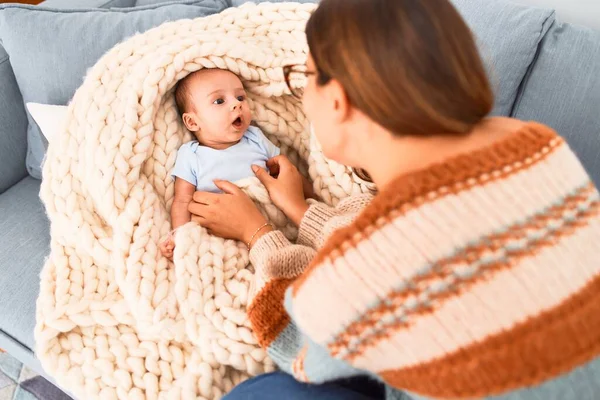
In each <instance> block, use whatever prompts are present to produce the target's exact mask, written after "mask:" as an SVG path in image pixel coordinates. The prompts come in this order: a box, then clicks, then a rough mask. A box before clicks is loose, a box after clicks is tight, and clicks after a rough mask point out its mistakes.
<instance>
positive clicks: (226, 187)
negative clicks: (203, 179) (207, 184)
mask: <svg viewBox="0 0 600 400" xmlns="http://www.w3.org/2000/svg"><path fill="white" fill-rule="evenodd" d="M214 183H215V186H216V187H218V188H219V189H221V190H222V191H223V192H224V193H227V194H239V193H241V192H242V190H241V189H240V188H239V187H237V186H236V185H234V184H233V183H231V182H229V181H220V180H215V181H214ZM217 196H220V195H217Z"/></svg>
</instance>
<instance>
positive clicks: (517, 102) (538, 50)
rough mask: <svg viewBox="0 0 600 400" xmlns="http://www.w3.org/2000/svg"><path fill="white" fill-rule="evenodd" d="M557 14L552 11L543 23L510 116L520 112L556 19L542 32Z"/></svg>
mask: <svg viewBox="0 0 600 400" xmlns="http://www.w3.org/2000/svg"><path fill="white" fill-rule="evenodd" d="M555 14H556V12H555V11H552V12H551V13H550V14H549V15H548V16H547V17H546V18H545V19H544V22H542V26H541V28H540V32H539V34H538V38H539V40H538V42H537V43H536V46H535V53H534V54H533V58H532V59H531V61H530V63H529V65H528V66H527V70H526V71H525V75H523V78H522V79H521V82H519V86H518V87H517V94H516V96H515V99H514V100H513V102H512V104H511V106H510V112H509V113H508V115H509V116H513V115H514V114H515V112H516V111H517V110H518V108H519V105H520V104H521V100H522V98H523V93H524V92H525V89H526V88H527V82H529V78H530V77H531V72H532V71H533V69H534V68H535V65H536V62H537V60H538V58H539V56H540V53H541V52H542V47H543V44H544V41H545V39H546V35H548V33H549V32H550V29H552V27H553V26H554V24H556V19H555V20H554V21H552V23H551V24H550V26H549V27H548V29H547V30H546V33H545V34H544V35H543V36H542V32H543V30H544V27H545V26H546V23H547V22H548V20H549V19H550V18H553V17H555Z"/></svg>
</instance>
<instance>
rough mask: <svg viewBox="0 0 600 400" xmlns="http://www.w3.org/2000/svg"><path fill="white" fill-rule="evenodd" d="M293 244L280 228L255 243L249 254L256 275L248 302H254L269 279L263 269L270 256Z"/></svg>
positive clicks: (249, 292)
mask: <svg viewBox="0 0 600 400" xmlns="http://www.w3.org/2000/svg"><path fill="white" fill-rule="evenodd" d="M291 245H292V244H291V243H290V242H289V240H288V239H287V238H286V237H285V235H284V234H283V233H282V232H281V231H279V230H275V231H272V232H269V233H267V234H266V235H263V236H262V237H261V238H260V239H258V240H257V241H256V243H254V246H252V249H251V250H250V254H249V257H250V263H251V264H252V265H253V266H254V277H253V279H252V282H251V283H250V288H249V291H248V304H252V302H253V301H254V297H255V296H256V295H257V294H258V293H259V292H260V291H261V290H262V289H263V288H264V287H265V285H266V284H267V283H268V281H269V280H268V279H267V277H266V276H265V275H264V274H263V271H262V269H263V267H264V266H265V265H266V264H267V263H268V261H269V257H271V256H272V255H273V254H274V252H276V251H277V250H279V249H282V248H284V247H287V246H291Z"/></svg>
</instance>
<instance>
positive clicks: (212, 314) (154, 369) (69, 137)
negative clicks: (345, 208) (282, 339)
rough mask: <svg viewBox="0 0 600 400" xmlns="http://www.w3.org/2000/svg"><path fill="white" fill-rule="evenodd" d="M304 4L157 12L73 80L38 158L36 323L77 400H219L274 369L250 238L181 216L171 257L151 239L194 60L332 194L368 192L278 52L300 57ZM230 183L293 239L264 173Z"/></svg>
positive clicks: (165, 215)
mask: <svg viewBox="0 0 600 400" xmlns="http://www.w3.org/2000/svg"><path fill="white" fill-rule="evenodd" d="M313 7H314V5H312V4H296V3H279V4H269V3H262V4H260V5H254V4H247V5H245V6H242V7H240V8H230V9H227V10H225V11H224V12H223V13H221V14H217V15H213V16H210V17H205V18H199V19H195V20H181V21H176V22H170V23H166V24H164V25H161V26H160V27H157V28H155V29H152V30H150V31H147V32H145V33H143V34H138V35H136V36H134V37H132V38H130V39H128V40H127V41H125V42H123V43H121V44H119V45H117V46H116V47H114V48H113V49H112V50H110V51H109V52H108V53H107V54H106V55H104V56H103V57H102V58H101V59H100V60H99V61H98V63H97V64H96V65H95V66H94V67H93V68H92V69H91V70H90V71H89V72H88V74H87V76H86V78H85V80H84V83H83V85H82V86H81V87H80V88H79V89H78V90H77V92H76V94H75V96H74V98H73V100H72V102H71V104H70V105H69V108H68V117H67V121H66V124H65V126H64V129H62V131H61V134H60V135H59V136H58V137H57V138H56V140H55V141H53V142H52V143H50V145H49V149H48V153H47V157H46V161H45V164H44V167H43V181H42V187H41V194H40V195H41V198H42V200H43V202H44V204H45V206H46V210H47V214H48V216H49V218H50V221H51V237H52V240H51V254H50V256H49V257H48V259H47V261H46V264H45V266H44V268H43V271H42V273H41V288H40V295H39V299H38V304H37V325H36V331H35V336H36V353H37V357H38V358H39V359H40V361H41V363H42V365H43V367H44V369H45V370H46V371H47V372H48V373H49V374H50V375H51V376H53V377H54V378H55V379H56V381H57V382H58V384H59V385H61V386H62V387H63V388H65V389H67V390H69V391H70V392H71V393H73V394H74V395H75V396H77V397H78V398H84V399H96V398H101V399H115V398H119V399H143V398H148V399H158V398H186V399H187V398H190V399H191V398H202V399H214V398H219V397H221V395H222V394H224V393H226V392H227V391H229V390H230V389H231V388H232V387H233V386H234V385H236V384H237V383H239V382H240V381H242V380H243V379H245V378H247V377H249V376H252V375H256V374H259V373H262V372H264V371H269V370H272V369H273V363H272V362H271V361H270V360H269V359H268V358H267V356H266V353H265V352H264V350H262V349H261V348H260V347H259V346H258V345H257V341H256V339H255V337H254V335H253V333H252V331H251V329H250V325H249V323H248V319H247V316H246V312H245V311H246V310H245V307H246V305H247V302H248V289H249V283H250V281H251V279H252V268H251V266H249V265H248V253H247V250H246V248H245V246H244V245H243V244H240V243H237V242H234V241H230V240H223V239H220V238H216V237H212V236H210V235H208V234H207V232H206V231H205V230H204V229H203V228H201V227H199V226H197V225H195V224H193V223H190V224H187V225H185V226H184V227H182V228H181V229H179V230H178V233H177V235H176V238H175V242H176V250H175V255H174V263H171V262H170V261H169V260H167V259H166V258H164V257H162V255H161V253H160V251H159V247H158V246H159V243H160V240H161V239H162V238H163V237H164V236H165V235H166V234H167V232H169V230H170V228H171V227H170V221H169V210H170V206H171V203H172V200H173V192H174V183H173V180H172V178H171V176H170V171H171V169H172V168H173V166H174V163H175V157H176V153H177V149H178V148H179V146H180V145H181V144H182V143H184V142H185V141H187V140H189V139H191V136H190V134H189V132H187V131H186V130H185V129H184V128H183V126H182V124H181V123H180V121H179V118H178V115H177V112H176V109H175V105H174V99H173V87H174V85H175V83H176V82H177V81H178V80H179V79H181V78H183V77H184V76H186V75H187V74H189V73H190V72H192V71H196V70H198V69H201V68H224V69H229V70H231V71H233V72H235V73H236V74H238V75H239V76H240V77H241V79H242V81H243V82H244V84H245V87H246V89H247V91H248V94H249V102H250V106H251V109H252V112H253V116H254V120H255V121H256V123H257V124H258V125H259V126H260V127H261V128H262V129H263V131H265V133H267V135H269V137H270V139H271V140H272V141H273V142H274V143H275V144H277V145H279V146H280V147H281V149H282V152H283V153H284V154H287V155H288V156H289V157H290V158H291V160H292V161H293V162H295V163H296V164H297V165H298V167H299V168H300V170H301V171H303V172H305V173H309V175H310V177H311V179H312V180H313V182H314V186H315V190H316V193H317V194H318V195H320V197H321V198H322V199H323V200H324V201H325V202H326V203H329V204H335V203H337V202H338V201H339V200H340V199H341V198H343V197H346V196H348V195H350V194H354V193H359V192H364V191H365V190H366V188H365V187H364V186H363V185H362V184H361V183H360V180H359V179H358V178H357V177H356V176H355V175H353V174H352V173H351V171H350V170H349V169H348V168H347V167H344V166H341V165H338V164H336V163H334V162H331V161H329V160H326V159H325V158H324V156H323V155H322V153H321V152H320V151H319V150H318V148H317V147H316V144H315V142H314V140H313V139H311V137H310V135H309V133H308V131H309V130H308V129H307V121H306V119H305V116H304V114H303V112H302V109H301V104H300V103H299V102H298V101H297V100H295V99H294V98H293V97H292V96H290V95H289V93H288V90H287V88H286V85H285V83H284V80H283V74H282V69H281V66H282V65H284V64H286V63H301V62H304V61H305V59H306V54H307V46H306V42H305V36H304V26H305V23H306V21H307V19H308V17H309V15H310V12H311V11H312V9H313ZM238 184H239V185H240V186H242V187H243V188H244V190H246V192H247V193H250V194H251V197H252V198H253V199H255V201H256V202H257V203H258V204H260V206H261V209H262V210H263V211H264V212H265V213H266V215H268V216H269V218H270V219H271V220H272V221H273V222H274V223H275V224H277V225H278V226H279V227H280V228H286V227H287V229H286V230H285V233H286V235H287V236H289V237H293V236H294V234H295V233H294V230H293V229H289V225H288V224H287V221H286V220H285V217H283V215H282V214H281V213H280V212H279V211H278V210H277V209H276V208H274V207H273V206H272V204H270V202H269V198H268V195H267V192H266V191H265V189H264V188H262V187H261V186H260V185H259V184H258V181H256V180H253V179H248V180H246V181H244V182H238Z"/></svg>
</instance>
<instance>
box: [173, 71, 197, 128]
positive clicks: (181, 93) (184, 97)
mask: <svg viewBox="0 0 600 400" xmlns="http://www.w3.org/2000/svg"><path fill="white" fill-rule="evenodd" d="M193 74H194V72H192V73H191V74H188V75H187V76H186V77H185V78H183V79H181V80H179V82H177V84H176V85H175V104H177V111H178V112H179V116H180V117H181V116H183V113H185V112H187V111H188V106H189V99H190V89H189V85H190V82H189V81H190V79H191V76H192V75H193Z"/></svg>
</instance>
